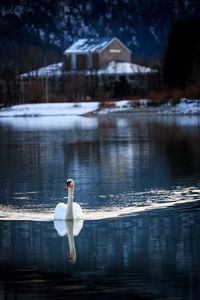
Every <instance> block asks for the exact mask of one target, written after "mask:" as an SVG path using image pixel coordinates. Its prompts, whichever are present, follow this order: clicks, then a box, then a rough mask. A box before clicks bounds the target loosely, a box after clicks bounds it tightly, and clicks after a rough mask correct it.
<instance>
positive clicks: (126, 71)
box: [20, 61, 157, 78]
mask: <svg viewBox="0 0 200 300" xmlns="http://www.w3.org/2000/svg"><path fill="white" fill-rule="evenodd" d="M154 72H157V71H156V70H153V69H150V68H147V67H143V66H140V65H136V64H132V63H128V62H115V61H111V62H109V63H108V64H107V65H106V66H105V67H104V68H101V69H99V70H98V71H97V74H99V75H135V74H138V73H139V74H144V73H154ZM75 73H76V71H72V72H66V71H65V72H63V62H59V63H57V64H52V65H48V66H46V67H43V68H39V69H38V70H34V71H30V72H28V73H25V74H21V75H20V78H28V77H40V78H45V77H58V76H62V75H63V74H66V75H67V74H69V75H70V74H75ZM77 74H85V75H89V74H91V73H90V71H78V72H77ZM95 74H96V73H95Z"/></svg>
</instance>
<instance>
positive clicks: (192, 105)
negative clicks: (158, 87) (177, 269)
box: [97, 99, 200, 115]
mask: <svg viewBox="0 0 200 300" xmlns="http://www.w3.org/2000/svg"><path fill="white" fill-rule="evenodd" d="M120 112H128V113H137V114H141V113H145V114H157V115H200V100H189V99H181V100H180V103H178V104H176V105H172V104H171V103H170V102H168V103H166V104H163V105H159V106H152V105H151V100H149V99H141V100H132V101H130V100H123V101H119V102H113V105H112V106H111V107H105V108H102V109H101V110H100V111H98V112H97V113H98V114H100V115H106V114H112V113H120Z"/></svg>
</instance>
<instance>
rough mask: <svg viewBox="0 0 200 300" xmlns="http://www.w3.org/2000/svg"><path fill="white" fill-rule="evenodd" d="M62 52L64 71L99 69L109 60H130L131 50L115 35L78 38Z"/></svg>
mask: <svg viewBox="0 0 200 300" xmlns="http://www.w3.org/2000/svg"><path fill="white" fill-rule="evenodd" d="M63 54H64V59H63V60H64V71H75V70H76V71H82V70H99V69H100V68H102V67H104V66H105V65H107V64H108V63H109V62H111V61H118V62H131V51H130V50H129V49H128V48H127V47H126V46H125V45H124V44H123V43H122V42H121V41H120V40H119V39H118V38H116V37H112V38H92V39H79V40H78V41H76V42H75V43H74V44H72V45H71V46H70V47H69V48H68V49H66V50H65V51H64V53H63Z"/></svg>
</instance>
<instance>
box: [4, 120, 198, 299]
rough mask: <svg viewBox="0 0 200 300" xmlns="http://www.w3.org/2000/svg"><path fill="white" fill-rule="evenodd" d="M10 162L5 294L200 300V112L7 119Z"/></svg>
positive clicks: (6, 185) (6, 154)
mask: <svg viewBox="0 0 200 300" xmlns="http://www.w3.org/2000/svg"><path fill="white" fill-rule="evenodd" d="M0 166H1V168H0V182H1V184H0V269H1V275H0V299H1V298H2V299H14V298H15V299H27V297H28V298H30V299H36V298H41V299H46V298H47V297H48V298H52V299H59V298H67V297H68V298H74V299H92V298H100V299H102V298H105V299H107V298H109V299H111V298H112V299H117V298H128V297H130V298H133V299H161V298H164V299H165V298H175V299H200V250H199V249H200V238H199V236H200V202H199V200H200V117H198V116H193V117H188V116H177V117H175V116H174V117H172V116H168V117H164V116H162V117H149V118H145V117H142V118H139V117H135V116H134V117H133V116H127V115H126V116H121V117H101V118H83V117H41V118H2V119H0ZM68 177H71V178H74V180H75V182H76V187H75V201H76V202H78V203H79V204H80V205H81V207H82V208H83V211H84V215H85V220H84V222H82V223H81V222H74V223H73V222H66V223H65V222H55V223H54V222H53V221H52V214H53V210H54V208H55V206H56V204H57V203H58V202H62V201H67V199H66V193H65V191H64V184H65V180H66V179H67V178H68Z"/></svg>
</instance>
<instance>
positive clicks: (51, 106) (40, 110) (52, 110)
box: [0, 102, 99, 117]
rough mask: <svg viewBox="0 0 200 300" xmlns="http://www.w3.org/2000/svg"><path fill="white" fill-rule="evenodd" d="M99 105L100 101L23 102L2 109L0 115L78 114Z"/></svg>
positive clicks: (89, 110) (82, 113)
mask: <svg viewBox="0 0 200 300" xmlns="http://www.w3.org/2000/svg"><path fill="white" fill-rule="evenodd" d="M98 107H99V103H98V102H77V103H40V104H21V105H14V106H12V107H9V108H4V109H2V110H0V117H39V116H65V115H66V116H67V115H76V116H78V115H84V114H87V113H90V112H93V111H95V110H97V109H98Z"/></svg>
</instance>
